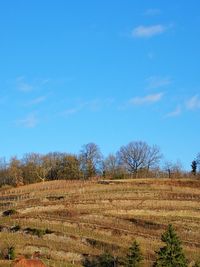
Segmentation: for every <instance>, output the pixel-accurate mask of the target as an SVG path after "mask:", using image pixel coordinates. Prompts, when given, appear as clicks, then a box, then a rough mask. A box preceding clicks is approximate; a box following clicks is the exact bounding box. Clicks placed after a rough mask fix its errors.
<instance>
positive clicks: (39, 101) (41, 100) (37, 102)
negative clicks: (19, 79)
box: [28, 96, 47, 105]
mask: <svg viewBox="0 0 200 267" xmlns="http://www.w3.org/2000/svg"><path fill="white" fill-rule="evenodd" d="M46 98H47V97H46V96H39V97H37V98H34V99H32V100H31V101H30V102H29V103H28V105H37V104H40V103H42V102H44V101H45V100H46Z"/></svg>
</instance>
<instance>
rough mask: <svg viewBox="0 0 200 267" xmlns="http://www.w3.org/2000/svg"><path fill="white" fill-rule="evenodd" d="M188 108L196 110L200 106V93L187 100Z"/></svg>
mask: <svg viewBox="0 0 200 267" xmlns="http://www.w3.org/2000/svg"><path fill="white" fill-rule="evenodd" d="M186 108H187V109H188V110H195V109H199V108H200V97H199V95H194V96H193V97H191V98H190V99H188V100H187V101H186Z"/></svg>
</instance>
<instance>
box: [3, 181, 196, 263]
mask: <svg viewBox="0 0 200 267" xmlns="http://www.w3.org/2000/svg"><path fill="white" fill-rule="evenodd" d="M0 208H1V217H0V226H1V227H0V228H1V233H0V246H1V249H2V248H3V247H5V246H8V245H9V246H14V247H15V248H16V253H17V255H19V254H23V255H26V256H27V257H30V256H31V255H32V254H33V253H34V252H35V251H39V252H40V254H41V258H42V259H43V260H44V262H45V263H46V264H47V265H48V266H56V267H57V266H63V267H64V266H72V264H74V265H73V266H81V261H82V259H83V257H84V256H85V255H99V254H100V253H102V251H103V250H108V251H110V252H112V253H113V254H114V255H124V254H125V253H126V251H127V248H128V247H129V246H130V244H131V243H132V241H133V240H134V239H137V241H138V242H139V243H140V245H141V248H142V251H143V253H144V255H145V261H144V264H143V265H144V266H151V264H152V261H153V259H154V251H155V250H156V249H158V248H159V247H160V246H161V245H162V243H161V242H160V236H161V234H162V233H163V231H164V230H165V229H166V226H167V225H168V224H169V223H172V224H173V225H174V227H175V229H176V230H177V233H178V235H179V236H180V238H181V240H182V241H183V246H184V250H185V252H186V255H187V257H188V259H190V260H191V261H192V259H196V258H197V257H198V256H199V255H200V180H192V179H191V180H167V179H134V180H118V181H112V182H107V183H98V182H97V181H87V182H81V181H53V182H44V183H38V184H32V185H27V186H22V187H18V188H8V189H5V188H4V189H3V188H2V189H1V191H0ZM9 209H13V210H15V211H17V213H16V214H13V215H11V216H3V211H5V210H9ZM4 215H5V214H4ZM16 226H17V227H16ZM1 266H6V262H3V263H2V265H1ZM8 266H9V265H8Z"/></svg>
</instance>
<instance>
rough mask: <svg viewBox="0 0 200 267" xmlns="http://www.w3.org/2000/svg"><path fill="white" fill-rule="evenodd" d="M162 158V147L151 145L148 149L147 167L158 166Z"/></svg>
mask: <svg viewBox="0 0 200 267" xmlns="http://www.w3.org/2000/svg"><path fill="white" fill-rule="evenodd" d="M161 158H162V154H161V152H160V148H159V147H158V146H156V145H153V146H152V147H149V148H148V150H147V160H146V164H147V169H148V170H149V169H150V168H152V167H154V168H155V167H158V164H159V162H160V160H161Z"/></svg>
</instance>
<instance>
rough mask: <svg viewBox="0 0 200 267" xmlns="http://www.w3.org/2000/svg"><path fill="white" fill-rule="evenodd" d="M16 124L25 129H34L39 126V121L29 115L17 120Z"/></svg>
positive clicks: (32, 115)
mask: <svg viewBox="0 0 200 267" xmlns="http://www.w3.org/2000/svg"><path fill="white" fill-rule="evenodd" d="M16 124H17V125H18V126H22V127H25V128H34V127H36V126H37V124H38V119H37V118H36V116H35V115H34V114H29V115H28V116H27V117H26V118H24V119H21V120H17V121H16Z"/></svg>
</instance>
